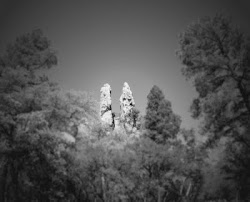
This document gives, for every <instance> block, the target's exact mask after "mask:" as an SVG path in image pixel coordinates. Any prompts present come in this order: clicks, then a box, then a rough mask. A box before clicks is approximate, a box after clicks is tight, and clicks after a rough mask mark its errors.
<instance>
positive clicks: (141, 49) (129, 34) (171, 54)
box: [0, 0, 250, 128]
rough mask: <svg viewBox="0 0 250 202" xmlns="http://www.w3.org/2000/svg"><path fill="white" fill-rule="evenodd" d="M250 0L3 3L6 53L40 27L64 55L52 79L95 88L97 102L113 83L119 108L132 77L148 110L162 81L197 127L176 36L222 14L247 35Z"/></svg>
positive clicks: (1, 42)
mask: <svg viewBox="0 0 250 202" xmlns="http://www.w3.org/2000/svg"><path fill="white" fill-rule="evenodd" d="M248 1H249V0H245V1H240V0H237V1H236V0H235V1H231V0H224V1H218V0H217V1H215V0H209V1H203V0H197V1H186V0H183V1H176V0H175V1H174V0H173V1H168V0H165V1H156V0H151V1H145V0H144V1H137V0H133V1H130V0H114V1H106V0H100V1H94V0H89V1H84V0H81V1H80V0H79V1H70V0H68V1H63V0H58V1H57V0H50V1H49V0H41V1H38V0H0V28H1V32H0V34H1V36H0V51H1V52H2V51H3V50H4V49H5V46H6V44H7V43H9V42H11V41H13V39H14V38H15V37H16V36H18V35H20V34H23V33H27V32H30V31H31V30H33V29H36V28H41V29H42V30H43V32H44V34H45V35H46V36H47V37H48V38H49V39H50V40H51V42H52V45H53V48H54V49H55V50H56V51H57V55H58V58H59V64H58V67H56V68H55V69H54V70H52V71H51V72H50V76H51V78H53V79H54V80H56V81H57V82H58V83H59V84H61V85H62V87H63V88H65V89H75V90H82V91H88V92H93V93H94V96H95V98H96V99H97V100H99V99H100V98H99V97H100V93H99V92H100V88H101V87H102V85H103V84H105V83H109V84H110V85H111V88H112V102H113V111H115V112H119V97H120V95H121V90H122V85H123V83H124V82H125V81H126V82H128V84H129V85H130V88H131V90H132V92H133V95H134V99H135V103H136V107H137V108H138V109H139V110H140V111H141V112H142V114H144V113H145V107H146V103H147V98H146V97H147V95H148V93H149V91H150V89H151V88H152V86H153V85H158V86H159V87H160V88H161V89H162V90H163V92H164V94H165V96H166V98H167V99H168V100H170V101H171V102H172V106H173V110H174V111H175V112H176V113H177V114H179V115H181V117H182V120H183V125H182V126H185V127H189V128H190V127H192V126H194V125H195V124H196V123H195V122H194V121H193V120H192V119H191V117H190V113H189V106H190V104H191V101H192V99H193V98H194V96H195V90H194V88H193V87H192V85H191V83H189V82H187V81H186V80H185V78H184V77H183V76H182V75H181V71H180V70H181V63H180V61H179V60H178V58H177V57H176V55H175V51H176V50H177V49H178V37H177V36H178V34H179V33H180V32H182V31H184V29H185V28H186V27H187V26H188V24H190V23H191V22H193V21H195V20H197V19H198V18H199V17H202V16H206V15H209V16H214V15H215V13H216V12H220V11H222V12H224V13H226V14H228V15H231V16H232V19H233V21H234V22H235V24H237V25H239V26H240V28H241V29H242V30H243V31H244V32H247V33H249V21H250V6H249V3H248ZM249 2H250V1H249Z"/></svg>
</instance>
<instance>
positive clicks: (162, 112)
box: [145, 86, 181, 143]
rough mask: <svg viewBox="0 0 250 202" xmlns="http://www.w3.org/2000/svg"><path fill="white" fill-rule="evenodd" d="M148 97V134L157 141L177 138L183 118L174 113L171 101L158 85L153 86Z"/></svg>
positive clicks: (146, 117) (146, 118)
mask: <svg viewBox="0 0 250 202" xmlns="http://www.w3.org/2000/svg"><path fill="white" fill-rule="evenodd" d="M147 98H148V103H147V108H146V116H145V128H146V129H147V136H148V137H150V138H151V139H152V140H153V141H155V142H157V143H165V142H166V141H167V140H168V139H170V138H175V136H176V134H177V133H178V131H179V128H180V123H181V119H180V117H179V116H178V115H176V114H174V113H173V111H172V108H171V103H170V101H168V100H166V99H165V97H164V95H163V92H162V91H161V89H160V88H159V87H158V86H153V88H152V89H151V90H150V92H149V94H148V96H147Z"/></svg>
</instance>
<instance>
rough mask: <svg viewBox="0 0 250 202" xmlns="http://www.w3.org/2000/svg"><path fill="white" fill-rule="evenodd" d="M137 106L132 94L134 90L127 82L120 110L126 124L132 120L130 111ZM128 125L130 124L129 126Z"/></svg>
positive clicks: (123, 90) (122, 119) (124, 86)
mask: <svg viewBox="0 0 250 202" xmlns="http://www.w3.org/2000/svg"><path fill="white" fill-rule="evenodd" d="M134 107H135V101H134V98H133V95H132V91H131V90H130V87H129V85H128V83H127V82H125V83H124V84H123V88H122V94H121V97H120V110H121V117H120V119H121V121H123V122H125V123H126V125H128V123H130V122H131V120H130V116H129V114H130V112H131V110H132V108H134ZM127 127H128V126H127Z"/></svg>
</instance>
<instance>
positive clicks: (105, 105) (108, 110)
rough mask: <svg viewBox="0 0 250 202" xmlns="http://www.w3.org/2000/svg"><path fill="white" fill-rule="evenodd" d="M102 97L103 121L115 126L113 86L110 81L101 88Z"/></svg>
mask: <svg viewBox="0 0 250 202" xmlns="http://www.w3.org/2000/svg"><path fill="white" fill-rule="evenodd" d="M100 92H101V98H100V116H101V120H102V122H103V123H105V124H108V125H109V126H113V124H114V119H113V115H112V105H111V104H112V101H111V87H110V85H109V84H108V83H106V84H104V86H103V87H102V88H101V91H100Z"/></svg>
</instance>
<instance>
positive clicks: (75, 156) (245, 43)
mask: <svg viewBox="0 0 250 202" xmlns="http://www.w3.org/2000/svg"><path fill="white" fill-rule="evenodd" d="M177 57H179V59H180V61H181V63H182V64H183V68H182V72H183V75H184V76H185V77H186V78H187V79H188V80H190V81H191V83H192V84H193V86H194V88H195V89H196V91H197V97H196V98H195V99H194V100H193V102H192V104H191V107H190V111H191V113H192V116H193V118H195V119H199V120H200V126H199V130H197V131H195V130H194V129H192V128H182V127H181V117H180V116H178V115H177V114H175V113H174V112H173V110H172V107H171V102H170V101H168V100H167V99H166V98H165V96H164V94H163V92H162V90H161V89H160V88H159V87H158V86H153V87H152V89H151V90H150V91H149V94H148V96H147V107H146V115H145V116H141V115H139V112H138V110H135V111H132V112H131V116H132V117H134V118H135V119H136V121H138V123H140V124H137V131H136V132H135V133H128V132H126V130H124V129H123V128H122V127H121V128H120V129H119V130H112V129H111V128H109V127H107V126H104V125H103V124H102V123H101V121H100V118H99V105H98V102H97V101H95V100H94V99H93V97H92V96H91V94H89V93H85V92H80V91H73V90H71V91H65V90H64V89H62V88H60V86H59V84H57V83H54V82H52V81H50V80H49V78H48V76H46V72H47V71H49V69H51V68H53V67H54V66H56V65H57V61H58V60H57V56H56V52H55V51H54V50H53V49H52V48H51V42H50V41H49V39H48V38H47V37H45V36H44V35H43V32H42V31H41V30H34V31H32V32H31V33H27V34H24V35H22V36H20V37H18V38H17V39H16V40H15V42H14V43H13V44H11V45H9V46H8V47H7V48H6V51H5V53H4V54H3V55H2V56H1V57H0V201H3V202H7V201H16V202H20V201H25V202H27V201H95V202H99V201H103V202H115V201H126V202H127V201H142V202H151V201H157V202H163V201H168V202H171V201H172V202H195V201H217V202H219V201H250V193H249V190H250V137H249V126H250V124H249V122H250V99H249V95H250V94H249V91H250V40H249V37H247V36H246V35H245V34H244V33H242V32H240V30H239V29H238V28H237V27H236V26H234V25H233V24H232V21H231V19H230V18H228V17H225V16H223V15H221V14H218V15H216V16H215V17H204V18H201V19H199V20H198V21H196V22H194V23H192V24H190V25H189V26H188V27H187V28H186V29H185V30H184V32H183V33H181V34H180V35H179V49H178V51H177ZM199 136H203V137H204V139H205V141H199V138H198V137H199Z"/></svg>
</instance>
